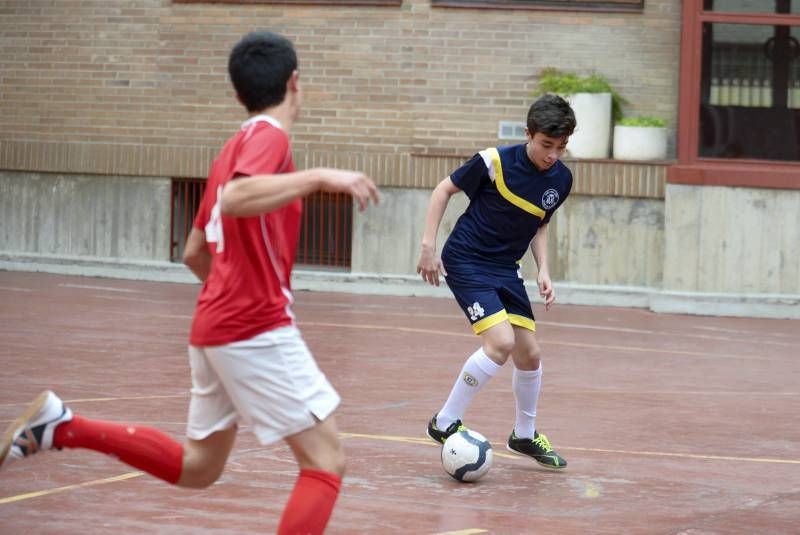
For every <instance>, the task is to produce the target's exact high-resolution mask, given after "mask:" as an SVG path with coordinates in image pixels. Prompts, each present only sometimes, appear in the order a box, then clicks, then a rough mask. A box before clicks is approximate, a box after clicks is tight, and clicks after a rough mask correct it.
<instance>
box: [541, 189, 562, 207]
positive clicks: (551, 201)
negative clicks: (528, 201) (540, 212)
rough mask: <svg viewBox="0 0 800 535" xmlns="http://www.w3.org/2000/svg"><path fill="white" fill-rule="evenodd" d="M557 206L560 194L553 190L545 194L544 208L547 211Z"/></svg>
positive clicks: (543, 198)
mask: <svg viewBox="0 0 800 535" xmlns="http://www.w3.org/2000/svg"><path fill="white" fill-rule="evenodd" d="M556 204H558V192H557V191H556V190H554V189H553V188H550V189H549V190H547V191H545V192H544V195H542V207H543V208H544V209H545V210H549V209H551V208H552V207H554V206H555V205H556Z"/></svg>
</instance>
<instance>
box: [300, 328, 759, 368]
mask: <svg viewBox="0 0 800 535" xmlns="http://www.w3.org/2000/svg"><path fill="white" fill-rule="evenodd" d="M300 325H308V326H310V327H336V328H347V329H352V328H359V329H383V330H387V331H400V332H414V333H424V334H443V335H445V336H459V337H466V338H475V335H474V334H465V333H454V332H451V331H438V330H433V329H418V328H415V327H396V326H394V325H368V324H364V323H360V324H352V323H326V322H300ZM539 343H540V344H542V345H560V346H572V347H585V348H592V349H613V350H617V351H633V352H637V353H665V354H667V355H688V356H691V357H716V358H726V359H750V360H757V359H759V357H758V356H753V355H733V354H730V353H726V354H725V355H715V354H713V353H707V352H703V351H682V350H679V349H658V348H652V347H637V346H613V345H605V344H584V343H580V342H561V341H558V340H539Z"/></svg>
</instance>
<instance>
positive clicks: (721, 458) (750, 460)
mask: <svg viewBox="0 0 800 535" xmlns="http://www.w3.org/2000/svg"><path fill="white" fill-rule="evenodd" d="M558 449H560V450H572V451H589V452H595V453H621V454H624V455H645V456H652V457H677V458H679V459H701V460H708V461H735V462H737V463H738V462H745V463H773V464H798V465H800V459H769V458H766V457H729V456H726V455H700V454H697V453H667V452H663V451H626V450H605V449H600V448H577V447H572V448H570V447H564V446H560V447H559V448H558Z"/></svg>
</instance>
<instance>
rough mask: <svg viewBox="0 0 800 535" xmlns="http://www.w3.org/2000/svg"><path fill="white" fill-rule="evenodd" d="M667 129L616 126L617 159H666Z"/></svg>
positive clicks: (615, 147)
mask: <svg viewBox="0 0 800 535" xmlns="http://www.w3.org/2000/svg"><path fill="white" fill-rule="evenodd" d="M666 158H667V129H666V128H661V127H657V126H621V125H616V126H615V127H614V159H615V160H664V159H666Z"/></svg>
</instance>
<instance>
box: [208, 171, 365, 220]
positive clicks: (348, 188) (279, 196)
mask: <svg viewBox="0 0 800 535" xmlns="http://www.w3.org/2000/svg"><path fill="white" fill-rule="evenodd" d="M316 191H327V192H330V193H347V194H349V195H352V196H353V198H354V199H355V201H356V202H357V203H358V206H359V208H360V209H361V210H364V209H365V208H366V207H367V204H369V202H370V201H372V202H373V203H375V204H378V202H380V195H379V193H378V187H377V186H376V185H375V183H374V182H373V181H372V180H371V179H370V178H369V177H368V176H366V175H365V174H364V173H361V172H359V171H343V170H339V169H329V168H325V167H319V168H315V169H308V170H305V171H296V172H294V173H283V174H277V175H256V176H251V177H242V178H237V179H236V180H231V181H230V182H228V183H227V184H226V185H225V188H224V189H223V191H222V213H223V214H225V215H229V216H235V217H246V216H253V215H258V214H263V213H266V212H271V211H273V210H276V209H278V208H280V207H281V206H284V205H286V204H288V203H290V202H291V201H293V200H295V199H297V198H299V197H305V196H306V195H309V194H311V193H314V192H316Z"/></svg>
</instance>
